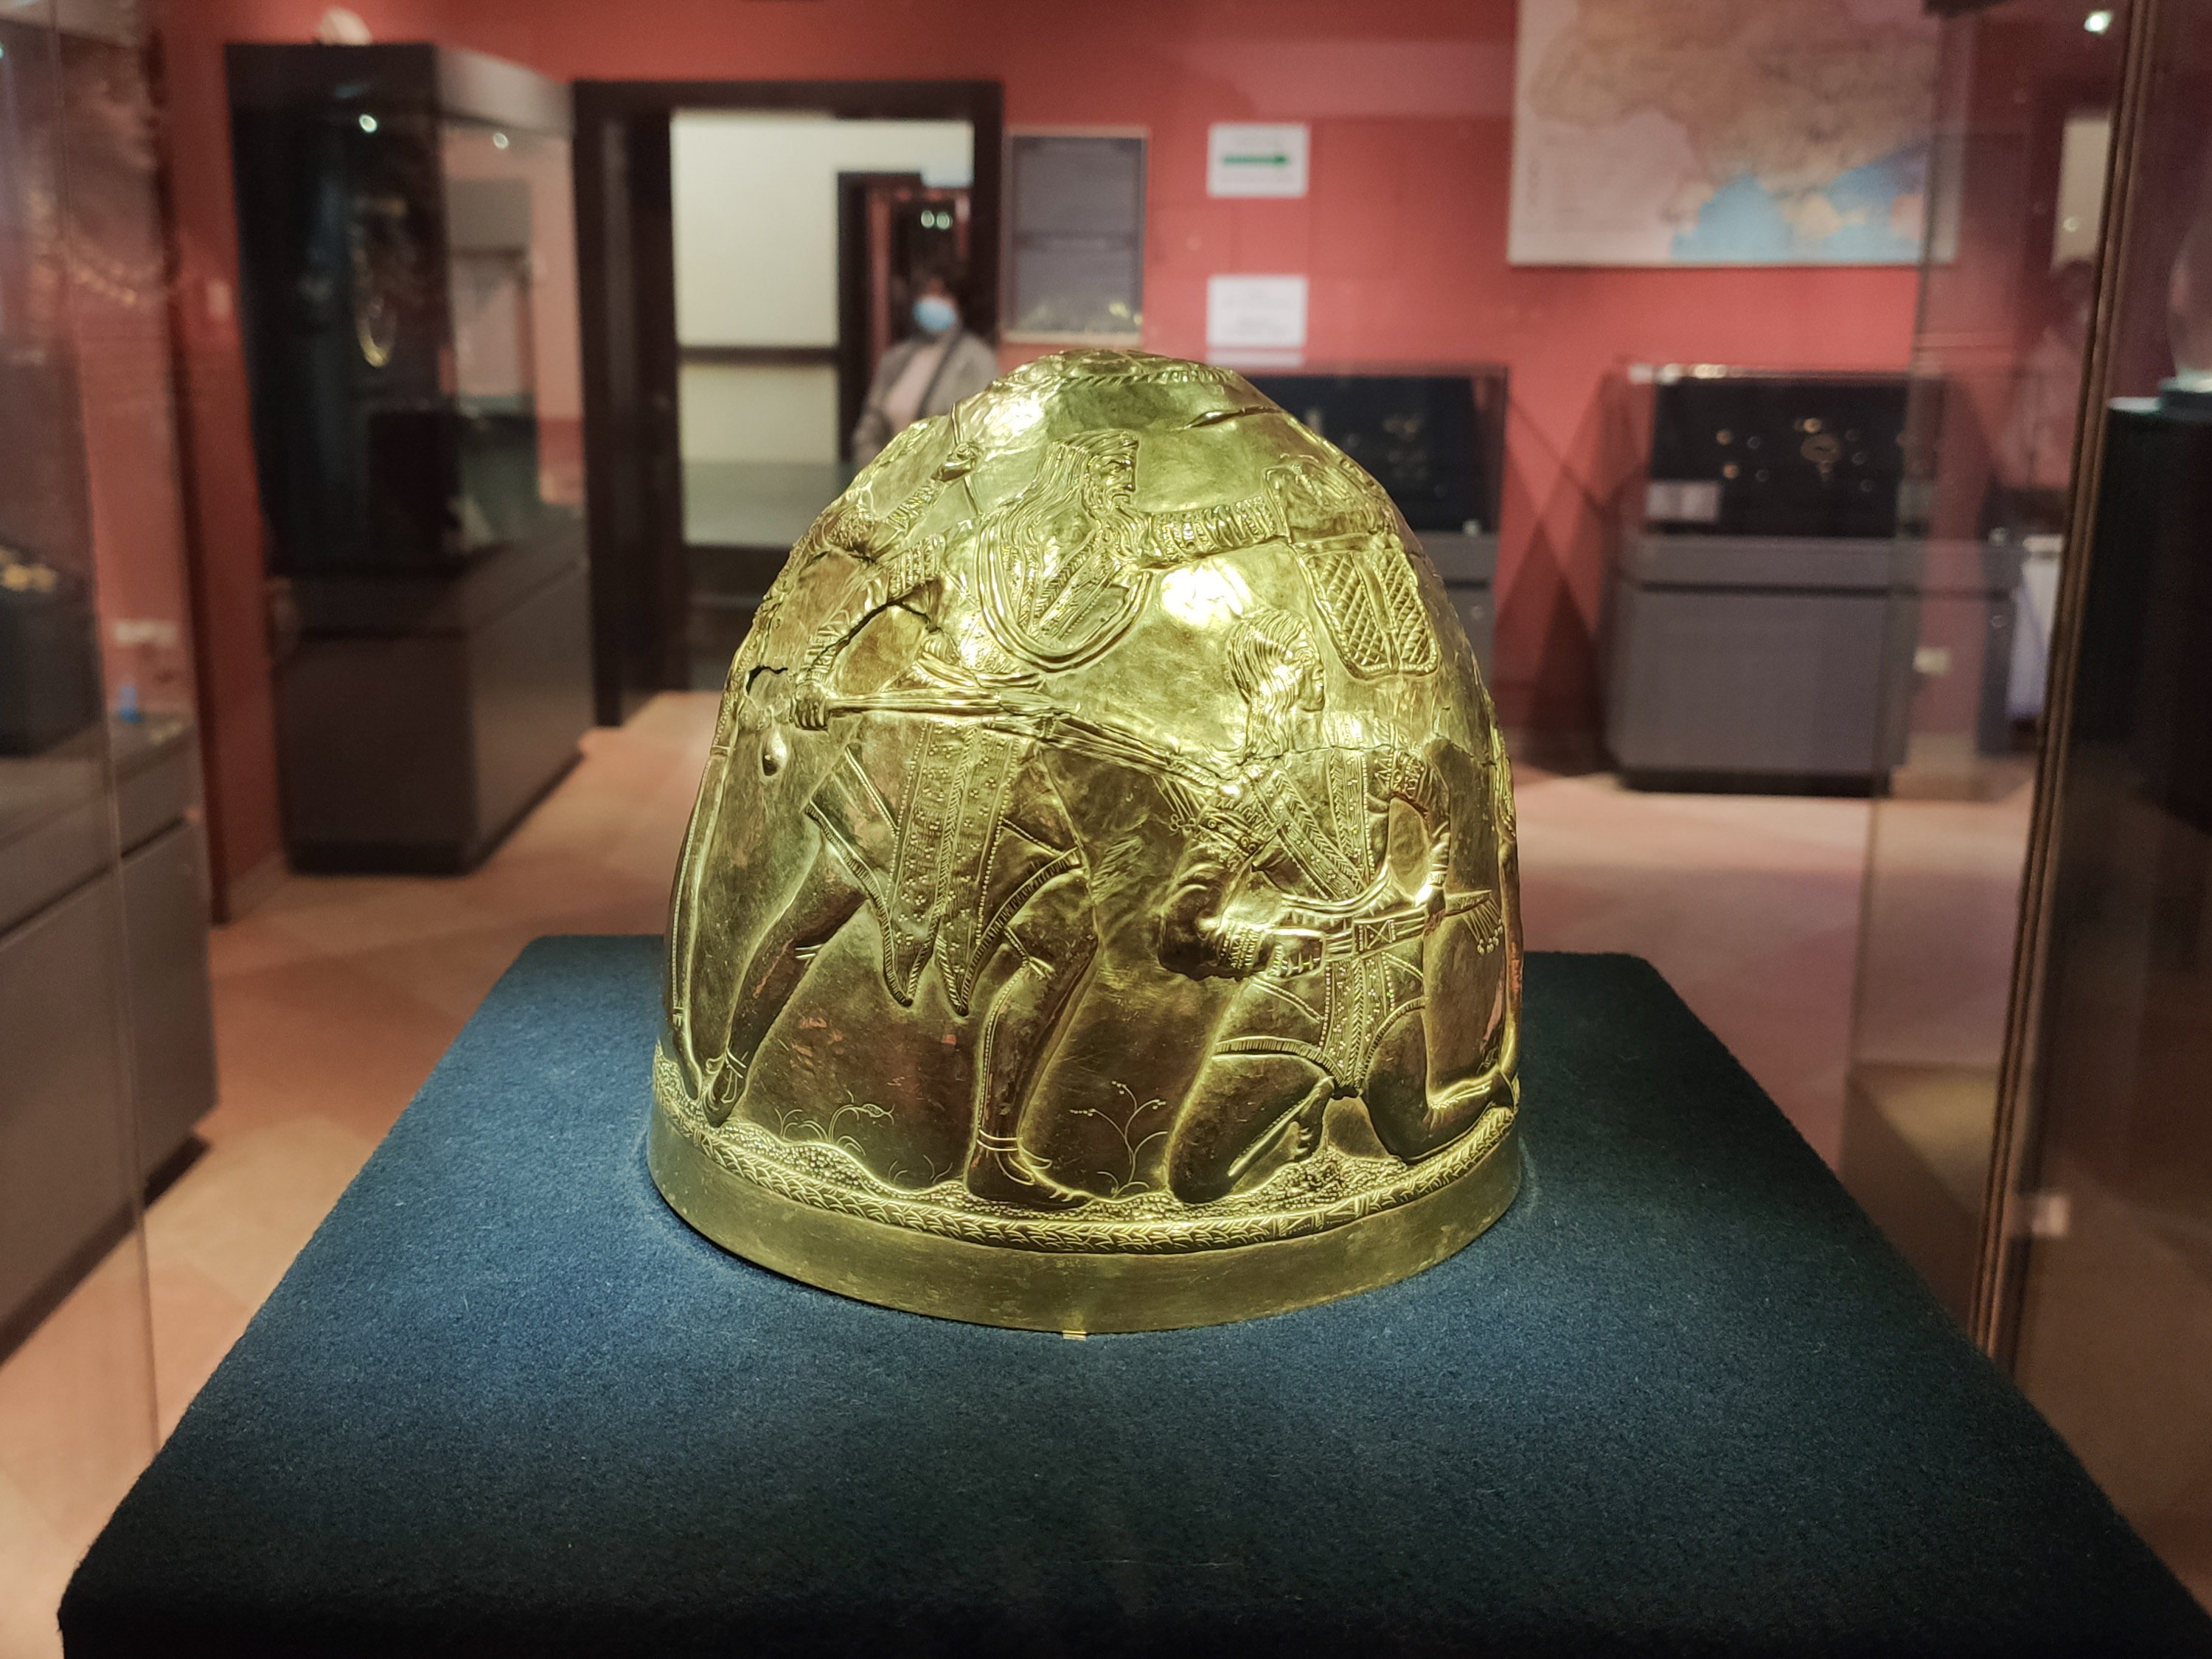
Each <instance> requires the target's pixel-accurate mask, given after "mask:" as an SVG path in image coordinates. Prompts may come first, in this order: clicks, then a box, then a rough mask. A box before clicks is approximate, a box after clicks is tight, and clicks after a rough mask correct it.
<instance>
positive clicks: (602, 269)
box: [574, 81, 1004, 725]
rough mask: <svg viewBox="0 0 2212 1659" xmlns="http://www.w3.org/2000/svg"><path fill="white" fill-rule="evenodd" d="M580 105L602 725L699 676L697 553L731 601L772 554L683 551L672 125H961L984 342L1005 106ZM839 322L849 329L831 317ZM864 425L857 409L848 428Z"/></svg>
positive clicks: (633, 87)
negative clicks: (719, 117)
mask: <svg viewBox="0 0 2212 1659" xmlns="http://www.w3.org/2000/svg"><path fill="white" fill-rule="evenodd" d="M574 96H575V105H574V113H575V173H576V222H577V242H578V250H577V252H578V273H577V274H578V280H579V283H580V289H581V300H582V307H583V349H584V459H585V478H586V489H588V491H589V495H590V502H589V507H588V513H587V521H588V526H589V532H590V537H591V552H592V671H593V672H592V678H593V687H594V692H595V703H596V708H597V714H598V718H599V721H600V723H601V724H603V725H619V724H620V723H621V722H622V721H623V720H625V719H626V718H628V716H629V714H631V713H632V712H633V711H634V710H635V708H637V706H638V705H639V704H640V703H641V702H644V701H645V700H646V699H647V697H649V696H653V694H654V693H655V692H657V691H662V690H677V689H681V688H683V687H684V686H687V685H689V684H691V682H692V677H693V665H692V657H693V651H692V642H691V628H692V606H691V603H690V600H691V592H692V586H693V568H692V567H693V564H694V562H695V559H694V557H693V556H694V555H695V554H697V555H701V556H703V557H704V558H705V559H706V560H707V562H708V564H709V566H710V567H711V568H713V569H714V570H715V571H716V572H718V573H720V574H722V575H724V576H726V577H727V579H728V580H730V581H732V583H734V584H735V586H734V587H733V589H732V591H733V592H739V593H742V592H746V591H754V592H757V591H758V588H759V587H763V586H765V585H766V582H767V580H769V578H771V577H772V576H773V575H774V574H775V569H776V568H780V566H781V562H782V554H783V550H782V549H780V548H779V549H767V548H728V549H721V548H714V549H705V550H687V548H686V545H685V541H684V479H683V467H682V459H681V453H680V448H679V443H678V403H677V387H678V369H679V361H678V350H677V341H676V256H675V224H674V216H673V207H672V198H671V168H670V152H669V120H670V118H671V116H672V115H673V114H674V113H675V112H677V111H678V110H712V109H727V110H761V111H775V110H783V111H791V112H807V113H811V114H827V115H829V116H831V117H833V118H837V119H844V120H924V121H927V120H937V121H942V120H956V121H965V122H967V123H968V124H969V129H970V131H972V132H973V134H974V146H975V148H974V156H975V161H974V171H973V175H972V178H973V182H972V183H971V184H970V185H969V188H968V190H967V191H966V192H964V194H965V195H966V197H967V213H966V217H965V221H964V229H965V237H966V246H967V255H968V257H967V267H968V273H969V275H968V293H967V295H966V299H967V302H968V317H969V327H970V328H971V329H972V330H973V331H975V332H976V333H978V334H980V335H981V336H983V337H985V338H986V339H995V338H996V337H997V334H998V326H999V247H1000V161H1001V155H1002V150H1003V132H1004V117H1003V109H1004V98H1003V94H1002V91H1001V88H1000V85H999V83H998V82H995V81H579V82H576V83H575V89H574ZM918 182H919V181H918V180H917V181H916V183H917V184H918ZM841 310H842V307H841ZM840 325H841V331H843V332H849V331H846V330H844V327H843V325H844V319H843V318H842V315H841V318H840ZM846 349H847V348H846V347H845V346H844V345H843V344H842V342H841V344H840V347H839V357H840V366H841V368H842V367H843V357H844V355H845V352H846ZM869 366H870V367H871V368H872V366H873V360H872V359H870V360H869ZM841 381H842V376H841ZM865 386H866V383H865V381H863V382H862V389H863V390H864V391H865ZM841 392H842V384H841ZM857 414H858V404H857V403H856V404H854V410H853V411H852V415H849V416H847V418H846V425H847V428H848V430H849V428H850V425H851V420H852V418H853V417H854V416H857ZM734 621H735V619H734V618H733V619H732V623H733V625H734Z"/></svg>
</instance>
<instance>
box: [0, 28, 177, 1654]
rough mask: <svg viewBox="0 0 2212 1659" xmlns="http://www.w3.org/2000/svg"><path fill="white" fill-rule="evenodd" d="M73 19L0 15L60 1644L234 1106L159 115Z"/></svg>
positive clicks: (16, 731)
mask: <svg viewBox="0 0 2212 1659" xmlns="http://www.w3.org/2000/svg"><path fill="white" fill-rule="evenodd" d="M51 10H52V9H45V8H41V9H35V10H33V9H22V8H18V9H16V11H15V13H13V14H11V15H9V16H7V17H4V18H0V1491H4V1492H6V1493H7V1494H8V1496H9V1502H7V1503H5V1504H0V1561H5V1562H6V1564H7V1568H6V1572H5V1574H4V1577H5V1580H6V1583H7V1584H8V1587H9V1596H10V1598H11V1603H12V1602H14V1601H15V1600H16V1599H17V1598H20V1601H21V1609H37V1610H40V1611H42V1612H44V1613H46V1615H47V1618H48V1626H47V1628H48V1630H49V1631H51V1628H52V1626H51V1609H52V1606H53V1603H54V1601H55V1600H56V1599H57V1598H58V1595H59V1592H60V1589H61V1586H62V1583H64V1580H65V1579H66V1577H67V1576H68V1573H69V1571H70V1568H71V1567H72V1566H73V1565H75V1562H76V1557H77V1556H78V1554H80V1553H82V1549H83V1547H84V1546H85V1545H86V1544H87V1543H88V1541H89V1540H90V1535H91V1530H92V1528H93V1527H94V1525H96V1523H97V1521H98V1517H99V1515H100V1512H102V1511H103V1510H104V1509H105V1507H106V1504H112V1502H113V1501H114V1500H115V1499H117V1498H120V1497H121V1495H122V1493H123V1492H124V1490H125V1487H127V1486H128V1485H129V1483H130V1481H131V1479H132V1478H133V1476H134V1475H135V1474H137V1471H138V1469H139V1468H141V1467H142V1466H143V1463H144V1462H145V1460H146V1458H147V1457H148V1456H149V1455H150V1453H151V1451H152V1449H153V1431H154V1424H155V1391H154V1374H153V1352H152V1341H151V1326H150V1320H149V1302H148V1295H147V1270H146V1261H145V1254H144V1248H143V1231H142V1229H141V1227H140V1225H139V1215H140V1204H141V1198H142V1194H143V1192H144V1191H145V1189H146V1180H147V1177H148V1176H149V1173H155V1172H157V1171H158V1170H159V1169H160V1166H163V1165H171V1166H173V1164H174V1162H175V1160H176V1158H177V1157H178V1155H179V1152H180V1151H181V1150H183V1149H185V1148H186V1147H187V1146H188V1143H189V1137H190V1134H191V1128H192V1125H193V1124H194V1122H195V1121H197V1119H198V1118H199V1117H200V1116H201V1115H203V1114H204V1113H205V1112H206V1110H207V1109H208V1108H209V1107H210V1105H211V1104H212V1103H213V1098H214V1073H213V1042H212V1032H211V1028H210V1013H209V1001H208V975H207V911H206V898H205V866H204V854H203V852H202V844H201V840H200V828H199V824H198V823H197V810H196V807H197V788H198V768H197V763H196V759H195V757H194V753H193V746H192V708H193V680H192V672H191V657H190V650H189V641H190V638H191V630H190V627H189V621H190V618H189V614H188V609H187V605H186V602H185V592H186V590H185V566H184V561H183V535H182V521H181V517H180V513H179V490H178V483H177V473H176V468H175V459H176V451H175V441H174V435H173V425H172V402H171V395H170V378H169V376H170V361H171V360H170V352H169V337H168V326H169V325H168V309H167V307H168V281H167V278H168V265H167V258H166V255H165V252H164V244H163V237H162V231H161V216H160V211H159V202H158V195H157V191H156V184H157V172H156V164H157V152H156V148H155V131H156V128H155V112H154V109H153V105H152V101H151V97H150V94H149V80H148V76H147V74H146V67H145V58H144V55H143V42H142V40H141V39H140V37H139V35H138V33H137V28H136V26H135V21H134V19H133V17H132V15H131V11H130V10H129V9H128V8H125V7H112V8H97V7H87V8H77V9H70V10H69V11H68V13H67V15H66V18H65V27H54V26H52V22H51ZM7 1612H8V1614H9V1617H8V1618H7V1619H6V1620H0V1623H4V1624H5V1626H6V1627H7V1629H8V1630H9V1632H18V1633H20V1632H31V1631H32V1630H33V1620H32V1618H31V1617H30V1616H29V1615H28V1614H27V1613H23V1612H22V1611H21V1610H20V1609H19V1607H17V1606H16V1605H12V1604H11V1605H10V1606H9V1608H8V1609H7ZM4 1640H5V1638H0V1642H4Z"/></svg>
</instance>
